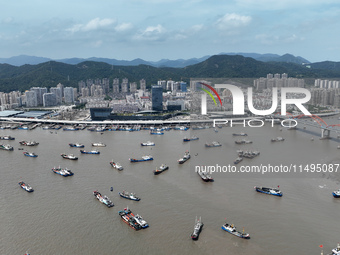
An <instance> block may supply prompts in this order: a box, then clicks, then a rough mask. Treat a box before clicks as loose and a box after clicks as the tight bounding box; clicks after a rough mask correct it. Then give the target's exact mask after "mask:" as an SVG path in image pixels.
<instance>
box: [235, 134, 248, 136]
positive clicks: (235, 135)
mask: <svg viewBox="0 0 340 255" xmlns="http://www.w3.org/2000/svg"><path fill="white" fill-rule="evenodd" d="M233 136H247V134H246V133H234V134H233Z"/></svg>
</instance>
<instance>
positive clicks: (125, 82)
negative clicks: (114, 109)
mask: <svg viewBox="0 0 340 255" xmlns="http://www.w3.org/2000/svg"><path fill="white" fill-rule="evenodd" d="M128 86H129V80H128V79H127V78H124V79H123V81H122V93H127V92H128Z"/></svg>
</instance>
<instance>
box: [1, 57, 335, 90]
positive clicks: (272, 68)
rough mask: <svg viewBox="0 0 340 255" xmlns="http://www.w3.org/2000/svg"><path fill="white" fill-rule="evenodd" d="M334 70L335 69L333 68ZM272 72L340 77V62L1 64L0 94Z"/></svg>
mask: <svg viewBox="0 0 340 255" xmlns="http://www.w3.org/2000/svg"><path fill="white" fill-rule="evenodd" d="M330 67H331V68H330ZM268 73H273V74H275V73H287V74H288V76H289V77H292V78H340V62H327V61H326V62H319V63H315V64H308V65H301V64H296V63H287V62H275V61H272V62H261V61H258V60H255V59H253V58H250V57H243V56H240V55H233V56H232V55H214V56H212V57H209V58H208V59H206V60H205V61H202V62H200V63H197V64H194V65H190V66H186V67H184V68H174V67H154V66H151V65H145V64H140V65H138V66H123V65H121V66H117V65H111V64H107V63H104V62H96V61H84V62H81V63H79V64H76V65H73V64H65V63H61V62H57V61H48V62H44V63H41V64H37V65H23V66H12V65H9V64H0V91H1V92H10V91H15V90H19V91H25V90H27V89H29V88H31V87H48V88H49V87H54V86H56V85H57V84H58V83H62V84H63V85H64V86H65V87H67V86H71V87H78V82H79V81H81V80H84V81H85V80H86V79H96V78H100V79H102V78H109V79H110V80H111V81H112V79H114V78H119V79H120V80H121V79H123V78H128V80H129V82H137V83H139V80H141V79H145V80H146V82H147V86H148V87H149V86H150V85H152V84H157V82H158V81H159V80H170V79H171V80H174V81H180V80H183V81H186V82H187V83H189V82H190V78H202V77H203V78H260V77H266V75H267V74H268Z"/></svg>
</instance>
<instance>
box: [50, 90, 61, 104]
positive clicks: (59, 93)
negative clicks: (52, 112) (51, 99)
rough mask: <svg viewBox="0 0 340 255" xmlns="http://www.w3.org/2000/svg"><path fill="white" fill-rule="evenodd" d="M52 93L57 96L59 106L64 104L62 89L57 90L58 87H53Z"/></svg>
mask: <svg viewBox="0 0 340 255" xmlns="http://www.w3.org/2000/svg"><path fill="white" fill-rule="evenodd" d="M50 92H51V93H53V94H55V96H56V101H57V105H58V104H61V103H62V99H63V97H62V93H61V89H60V88H57V87H51V88H50Z"/></svg>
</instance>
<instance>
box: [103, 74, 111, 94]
mask: <svg viewBox="0 0 340 255" xmlns="http://www.w3.org/2000/svg"><path fill="white" fill-rule="evenodd" d="M102 86H103V90H104V94H107V93H109V92H110V79H108V78H103V81H102Z"/></svg>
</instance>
